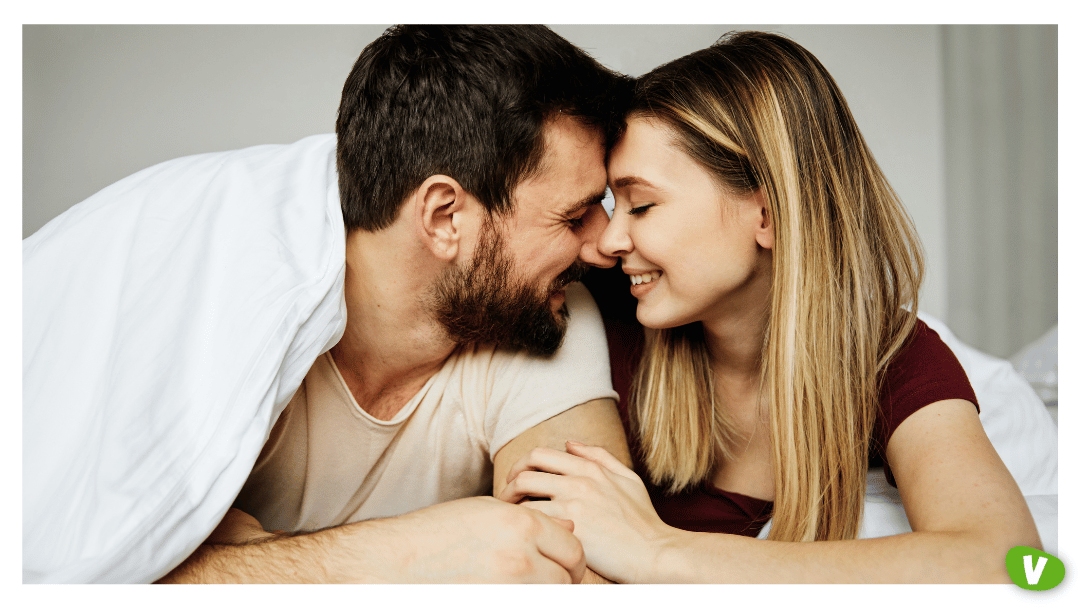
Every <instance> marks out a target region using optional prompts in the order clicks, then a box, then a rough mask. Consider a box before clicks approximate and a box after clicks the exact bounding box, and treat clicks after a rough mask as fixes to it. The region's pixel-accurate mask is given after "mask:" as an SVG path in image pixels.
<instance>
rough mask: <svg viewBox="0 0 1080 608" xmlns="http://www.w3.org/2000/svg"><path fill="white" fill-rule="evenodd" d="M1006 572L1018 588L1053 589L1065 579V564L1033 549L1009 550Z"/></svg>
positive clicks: (1033, 589) (1018, 548)
mask: <svg viewBox="0 0 1080 608" xmlns="http://www.w3.org/2000/svg"><path fill="white" fill-rule="evenodd" d="M1005 570H1007V571H1008V572H1009V578H1011V579H1012V582H1014V583H1016V586H1017V587H1020V588H1021V589H1027V590H1029V591H1046V590H1047V589H1053V588H1054V587H1057V586H1058V584H1059V583H1060V582H1061V581H1062V579H1064V578H1065V564H1063V563H1061V560H1060V559H1058V558H1056V557H1054V556H1053V555H1050V554H1049V553H1047V552H1045V551H1039V550H1038V549H1034V548H1032V547H1024V546H1020V547H1013V548H1012V549H1009V552H1008V553H1006V554H1005Z"/></svg>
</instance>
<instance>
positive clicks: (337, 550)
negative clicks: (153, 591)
mask: <svg viewBox="0 0 1080 608" xmlns="http://www.w3.org/2000/svg"><path fill="white" fill-rule="evenodd" d="M360 526H361V524H353V525H348V526H341V527H338V528H332V529H328V530H323V531H320V532H315V533H312V534H303V535H297V536H287V535H269V536H268V537H266V538H264V539H263V540H260V541H257V542H253V543H246V544H240V545H231V544H209V543H208V544H204V545H202V546H201V547H199V548H198V549H197V550H196V551H195V552H194V553H193V554H191V556H189V557H188V558H187V560H185V561H184V562H183V563H182V564H180V565H179V566H178V567H177V568H176V569H174V570H173V571H172V572H170V573H169V574H167V575H166V576H164V577H163V578H162V579H161V580H159V581H158V582H159V583H210V584H218V583H345V582H375V581H376V580H378V575H377V572H375V571H374V570H373V569H372V568H371V565H370V564H364V563H363V559H362V556H359V555H356V554H355V552H354V551H350V547H353V546H356V543H363V539H362V538H359V537H361V536H363V535H364V534H365V531H364V530H361V529H360ZM354 537H355V538H354ZM346 563H352V564H353V565H352V567H343V566H345V564H346Z"/></svg>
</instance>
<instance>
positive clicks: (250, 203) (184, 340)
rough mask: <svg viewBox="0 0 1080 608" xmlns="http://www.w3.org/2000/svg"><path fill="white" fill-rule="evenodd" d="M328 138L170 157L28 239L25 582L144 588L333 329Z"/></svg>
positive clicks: (213, 505)
mask: <svg viewBox="0 0 1080 608" xmlns="http://www.w3.org/2000/svg"><path fill="white" fill-rule="evenodd" d="M335 142H336V140H335V138H334V136H333V135H321V136H315V137H309V138H307V139H304V140H301V141H299V142H297V143H295V144H292V145H288V146H283V145H269V146H257V147H253V148H248V149H244V150H238V151H232V152H223V153H214V154H203V155H198V156H191V157H187V158H181V159H177V160H173V161H169V162H166V163H162V164H160V165H157V166H154V167H151V168H149V169H146V170H144V171H142V172H140V173H137V174H135V175H132V176H131V177H128V178H126V179H124V180H121V181H119V182H117V183H116V184H113V185H112V186H109V187H108V188H105V189H104V190H102V191H101V192H99V193H97V194H95V195H94V196H92V197H90V198H89V199H87V200H86V201H84V202H82V203H80V204H78V205H76V206H74V207H73V208H71V209H70V210H69V211H67V212H66V213H64V214H63V215H61V216H59V217H58V218H56V219H55V220H53V221H52V222H50V223H49V224H48V225H46V226H45V227H44V228H42V229H41V230H40V231H39V232H37V233H36V234H34V235H33V236H31V237H30V238H28V239H26V240H25V241H24V242H23V446H24V447H23V580H24V582H148V581H153V580H155V579H156V578H158V577H160V576H162V575H163V574H165V573H167V572H169V571H170V570H171V569H172V568H173V567H174V566H176V565H177V564H178V563H180V562H181V561H182V560H183V559H184V558H185V557H186V556H187V555H189V554H190V553H191V552H192V551H193V550H194V549H195V548H196V547H197V546H198V545H199V544H200V543H201V542H202V541H203V540H204V539H205V538H206V536H207V535H209V533H210V532H211V531H212V530H213V529H214V527H215V526H216V524H217V522H218V521H219V520H220V519H221V517H222V515H223V514H224V513H225V511H226V510H227V509H228V507H229V506H230V505H231V503H232V501H233V499H234V498H235V496H236V494H237V492H238V491H239V490H240V488H241V486H242V485H243V483H244V480H245V479H246V477H247V475H248V473H249V472H250V470H251V467H252V465H253V463H254V461H255V459H256V457H257V456H258V454H259V451H260V449H261V447H262V444H263V443H264V441H265V440H266V437H267V435H268V434H269V431H270V429H271V428H272V426H273V424H274V422H275V420H276V419H277V416H278V414H279V413H280V412H281V410H282V409H283V408H284V406H285V405H286V404H287V403H288V401H289V399H290V398H291V396H292V394H293V393H294V392H295V390H296V388H297V387H298V386H299V385H300V382H301V380H302V379H303V377H304V375H305V374H306V373H307V370H308V369H309V368H310V367H311V364H312V362H313V361H314V360H315V358H316V357H317V356H318V355H320V354H321V353H323V352H325V351H326V350H327V349H329V348H330V346H332V345H333V344H334V343H335V342H336V341H337V340H338V339H339V338H340V335H341V332H342V331H343V328H344V323H345V308H344V301H343V299H342V285H343V280H344V260H345V235H344V226H343V223H342V219H341V210H340V207H339V203H338V195H337V173H336V169H335V164H334V150H335Z"/></svg>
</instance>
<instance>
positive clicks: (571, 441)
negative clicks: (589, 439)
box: [566, 439, 585, 446]
mask: <svg viewBox="0 0 1080 608" xmlns="http://www.w3.org/2000/svg"><path fill="white" fill-rule="evenodd" d="M566 445H579V446H584V445H585V444H584V443H581V442H580V441H574V440H573V439H567V440H566Z"/></svg>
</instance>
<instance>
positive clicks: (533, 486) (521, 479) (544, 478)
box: [498, 471, 567, 504]
mask: <svg viewBox="0 0 1080 608" xmlns="http://www.w3.org/2000/svg"><path fill="white" fill-rule="evenodd" d="M566 486H567V478H566V477H565V476H563V475H557V474H552V473H545V472H542V471H522V472H521V474H520V475H518V476H517V477H515V478H514V479H512V480H511V481H510V483H508V484H506V487H505V488H503V491H502V492H500V493H499V496H498V499H499V500H501V501H504V502H509V503H513V504H517V503H520V502H521V501H522V500H524V499H526V498H550V499H554V498H556V497H558V496H559V494H560V493H561V492H563V491H565V488H566Z"/></svg>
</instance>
